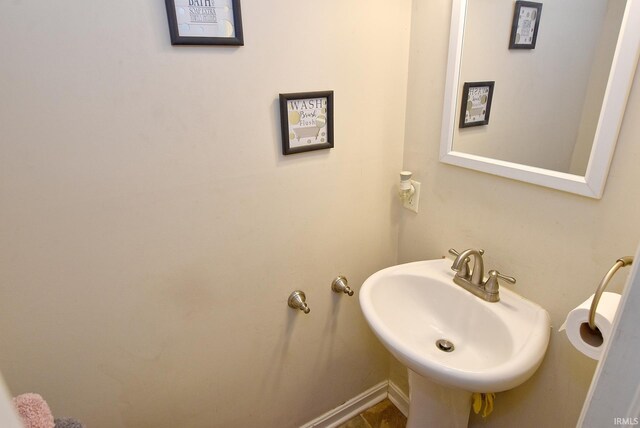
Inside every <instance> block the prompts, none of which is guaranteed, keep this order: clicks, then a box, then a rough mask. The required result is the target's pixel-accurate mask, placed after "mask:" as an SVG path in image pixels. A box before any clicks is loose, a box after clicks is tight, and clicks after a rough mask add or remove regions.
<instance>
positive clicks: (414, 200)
mask: <svg viewBox="0 0 640 428" xmlns="http://www.w3.org/2000/svg"><path fill="white" fill-rule="evenodd" d="M411 184H412V185H413V188H414V189H416V190H415V192H413V195H412V196H411V197H410V198H409V199H407V200H405V201H404V207H405V208H406V209H408V210H410V211H413V212H414V213H417V212H418V205H419V203H420V183H419V182H418V181H415V180H411Z"/></svg>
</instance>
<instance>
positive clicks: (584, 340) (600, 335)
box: [559, 293, 620, 360]
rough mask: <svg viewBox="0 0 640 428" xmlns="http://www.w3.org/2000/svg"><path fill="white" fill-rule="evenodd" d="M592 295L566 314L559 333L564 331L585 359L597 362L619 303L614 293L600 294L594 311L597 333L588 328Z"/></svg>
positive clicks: (618, 296) (609, 333) (618, 297)
mask: <svg viewBox="0 0 640 428" xmlns="http://www.w3.org/2000/svg"><path fill="white" fill-rule="evenodd" d="M592 301H593V295H592V296H591V297H589V298H588V299H587V300H585V301H584V302H583V303H582V304H581V305H580V306H578V307H577V308H575V309H574V310H572V311H571V312H569V313H568V314H567V320H566V321H565V322H564V324H562V327H560V330H559V331H562V330H565V329H566V332H567V337H568V338H569V341H570V342H571V344H572V345H573V346H574V347H575V348H576V349H577V350H578V351H580V352H582V353H583V354H584V355H586V356H587V357H590V358H593V359H594V360H599V359H600V357H601V356H602V353H603V352H604V345H603V342H604V341H606V340H608V338H609V336H610V335H611V330H612V326H613V320H614V318H615V316H616V312H617V310H618V305H619V303H620V295H619V294H616V293H602V297H600V302H599V303H598V308H597V310H596V317H595V323H596V327H597V328H598V330H599V332H594V331H593V330H591V328H590V327H589V309H591V302H592Z"/></svg>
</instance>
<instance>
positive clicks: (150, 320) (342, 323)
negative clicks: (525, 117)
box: [0, 0, 411, 428]
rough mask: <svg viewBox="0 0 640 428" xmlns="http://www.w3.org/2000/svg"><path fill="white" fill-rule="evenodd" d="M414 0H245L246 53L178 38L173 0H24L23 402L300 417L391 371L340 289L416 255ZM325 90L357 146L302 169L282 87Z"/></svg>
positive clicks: (150, 423) (6, 68) (6, 352)
mask: <svg viewBox="0 0 640 428" xmlns="http://www.w3.org/2000/svg"><path fill="white" fill-rule="evenodd" d="M410 4H411V2H410V1H409V0H403V1H400V2H395V3H394V7H393V8H391V7H389V4H388V2H385V1H381V0H373V1H371V2H368V3H367V6H366V7H364V6H363V4H362V3H361V2H356V1H338V0H330V1H329V2H323V3H322V4H320V3H315V2H301V1H296V0H275V1H263V0H243V1H242V7H243V22H244V28H245V41H246V46H244V47H241V48H228V47H211V46H209V47H203V46H199V47H172V46H171V45H170V41H169V33H168V28H167V18H166V13H165V9H164V2H162V1H151V0H146V1H122V0H119V1H100V2H85V3H83V4H82V5H79V4H78V2H71V1H68V0H64V1H57V2H37V3H34V2H9V3H7V4H4V5H3V9H2V13H1V14H0V38H1V39H2V40H4V41H5V43H4V44H3V47H2V60H1V61H0V94H2V96H1V97H0V201H1V204H2V208H1V209H0V237H1V239H0V343H2V346H1V349H0V370H1V371H2V372H3V374H4V375H5V378H6V381H7V384H8V385H9V387H10V388H11V390H12V393H13V394H19V393H23V392H27V391H35V392H38V393H40V394H42V395H43V396H44V397H45V398H47V399H48V401H49V404H50V405H51V407H52V409H53V411H54V413H55V414H56V415H58V416H76V417H78V418H80V419H82V420H83V421H84V422H85V423H86V424H87V426H91V427H92V428H100V427H105V428H106V427H108V428H119V427H136V428H137V427H154V428H162V427H178V426H181V427H182V426H183V427H211V426H220V427H251V426H264V427H294V426H299V425H300V424H301V423H304V422H306V421H309V420H311V419H313V418H315V417H317V416H319V415H321V414H322V413H324V412H326V411H328V410H330V409H332V408H334V407H336V406H338V405H339V404H341V403H343V402H344V401H346V400H347V399H349V398H352V397H354V396H355V395H357V394H359V393H360V392H362V391H364V390H366V389H367V388H369V387H371V386H373V385H374V384H376V383H378V382H380V381H383V380H385V379H386V378H387V376H388V359H387V358H388V357H387V354H386V352H385V351H384V349H383V348H382V346H381V345H380V344H379V343H378V341H377V340H376V339H375V338H374V337H373V335H372V334H371V333H370V331H369V329H368V327H367V326H366V324H365V323H364V320H363V318H362V316H361V313H360V309H359V306H358V302H357V299H356V298H355V297H353V298H348V297H341V296H337V295H334V294H333V293H332V292H331V291H330V283H331V281H332V279H333V278H334V277H335V276H337V275H338V274H344V275H346V276H347V277H348V278H349V280H350V283H351V284H352V285H353V286H354V287H355V288H356V289H357V288H359V285H360V284H362V282H363V280H364V279H365V278H366V277H367V276H368V275H370V274H371V273H372V272H374V271H376V270H378V269H380V268H382V267H386V266H389V265H392V264H394V263H395V262H396V258H397V242H398V233H397V231H398V227H397V221H398V218H397V215H398V213H399V208H398V204H397V201H396V200H394V197H393V195H394V193H393V192H394V191H393V183H395V181H396V179H397V173H398V171H399V170H400V169H401V166H402V162H401V161H402V144H403V140H404V122H405V117H404V114H405V113H404V112H405V103H406V98H405V88H406V80H407V74H408V73H407V67H408V49H409V27H410V13H411V10H410ZM325 89H333V90H334V91H335V103H336V107H335V126H336V128H335V135H336V137H335V139H336V147H335V149H332V150H330V151H326V150H325V151H320V152H315V153H306V154H299V155H295V156H288V157H283V156H282V155H281V154H280V151H281V148H280V129H279V114H278V104H277V97H278V93H281V92H302V91H312V90H325ZM295 289H302V290H304V291H305V292H306V293H307V297H308V302H309V305H310V307H311V313H310V314H309V315H304V314H302V313H296V312H294V311H293V310H291V309H289V308H287V306H286V301H287V297H288V295H289V293H290V292H291V291H293V290H295Z"/></svg>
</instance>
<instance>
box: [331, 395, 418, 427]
mask: <svg viewBox="0 0 640 428" xmlns="http://www.w3.org/2000/svg"><path fill="white" fill-rule="evenodd" d="M406 426H407V418H406V417H405V416H404V415H403V414H402V412H400V410H398V408H397V407H396V406H394V405H393V403H392V402H391V401H389V400H388V399H384V400H383V401H381V402H380V403H378V404H376V405H375V406H373V407H371V408H369V409H367V410H365V411H364V412H362V413H360V414H359V415H358V416H356V417H354V418H352V419H349V420H348V421H347V422H345V423H344V424H342V425H340V426H339V427H338V428H405V427H406Z"/></svg>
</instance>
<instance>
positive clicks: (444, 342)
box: [436, 339, 456, 352]
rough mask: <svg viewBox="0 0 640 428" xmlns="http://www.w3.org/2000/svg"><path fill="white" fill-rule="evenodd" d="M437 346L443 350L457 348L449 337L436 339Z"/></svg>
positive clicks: (450, 350) (451, 350)
mask: <svg viewBox="0 0 640 428" xmlns="http://www.w3.org/2000/svg"><path fill="white" fill-rule="evenodd" d="M436 346H437V347H438V349H439V350H441V351H443V352H453V350H454V349H456V347H455V346H453V343H451V342H449V341H448V340H447V339H440V340H436Z"/></svg>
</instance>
